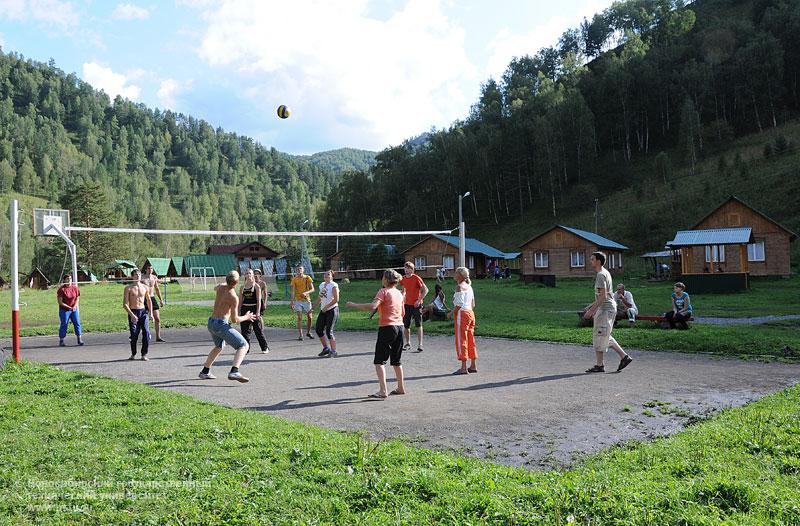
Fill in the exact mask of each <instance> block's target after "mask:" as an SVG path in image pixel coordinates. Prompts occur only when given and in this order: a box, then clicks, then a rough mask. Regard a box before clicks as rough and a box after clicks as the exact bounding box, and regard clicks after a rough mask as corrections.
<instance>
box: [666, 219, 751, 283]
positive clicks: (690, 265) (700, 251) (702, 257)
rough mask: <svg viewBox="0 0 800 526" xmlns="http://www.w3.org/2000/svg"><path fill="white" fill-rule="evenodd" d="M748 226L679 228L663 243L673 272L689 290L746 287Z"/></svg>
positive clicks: (749, 237) (747, 274) (748, 244)
mask: <svg viewBox="0 0 800 526" xmlns="http://www.w3.org/2000/svg"><path fill="white" fill-rule="evenodd" d="M753 242H754V237H753V231H752V229H750V228H714V229H705V230H681V231H678V232H677V233H676V234H675V239H673V240H672V241H670V242H669V243H667V246H669V247H670V248H671V249H672V250H673V253H674V254H675V256H674V259H673V274H677V271H676V269H679V277H680V279H681V281H683V282H684V283H685V284H686V289H687V291H689V293H690V294H691V293H692V292H735V291H739V290H745V289H747V288H748V287H749V280H748V276H749V272H750V269H749V261H748V247H749V246H750V245H752V244H753Z"/></svg>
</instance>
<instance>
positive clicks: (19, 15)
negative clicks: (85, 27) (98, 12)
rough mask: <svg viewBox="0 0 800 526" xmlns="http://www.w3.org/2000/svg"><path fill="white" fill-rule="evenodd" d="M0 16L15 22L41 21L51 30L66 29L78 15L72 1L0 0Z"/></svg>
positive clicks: (76, 22)
mask: <svg viewBox="0 0 800 526" xmlns="http://www.w3.org/2000/svg"><path fill="white" fill-rule="evenodd" d="M0 18H3V19H8V20H12V21H17V22H28V21H34V22H41V23H44V24H47V26H48V28H50V29H51V30H52V29H53V28H58V29H60V30H62V31H68V30H70V29H72V28H74V27H75V26H77V25H78V22H79V21H80V17H79V16H78V14H77V13H76V12H75V7H74V5H73V4H72V2H62V1H60V0H0Z"/></svg>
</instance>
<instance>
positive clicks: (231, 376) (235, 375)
mask: <svg viewBox="0 0 800 526" xmlns="http://www.w3.org/2000/svg"><path fill="white" fill-rule="evenodd" d="M228 380H233V381H235V382H241V383H243V384H246V383H247V382H249V381H250V378H247V377H244V376H242V373H240V372H239V371H236V372H235V373H228Z"/></svg>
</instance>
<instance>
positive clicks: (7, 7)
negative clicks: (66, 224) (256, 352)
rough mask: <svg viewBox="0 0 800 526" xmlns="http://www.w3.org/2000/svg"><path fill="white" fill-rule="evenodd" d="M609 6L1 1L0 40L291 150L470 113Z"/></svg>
mask: <svg viewBox="0 0 800 526" xmlns="http://www.w3.org/2000/svg"><path fill="white" fill-rule="evenodd" d="M610 4H611V0H559V1H558V2H554V1H551V0H494V1H492V0H381V1H378V0H336V1H323V0H249V1H247V0H167V1H146V0H131V1H126V2H117V1H114V0H75V1H66V0H0V47H2V49H3V51H4V52H5V53H8V52H12V51H13V52H16V53H19V54H21V55H23V56H24V57H26V58H30V59H33V60H37V61H41V62H47V61H49V60H50V59H53V60H54V61H55V64H56V65H57V66H58V67H59V68H60V69H62V70H63V71H65V72H67V73H69V72H74V73H76V74H77V75H78V76H79V77H80V78H81V79H83V80H85V81H86V82H88V83H90V84H91V85H93V86H94V87H95V88H97V89H102V90H103V91H105V92H106V94H108V95H109V96H110V97H111V98H113V97H115V96H117V95H120V96H122V97H125V98H128V99H130V100H132V101H135V102H137V103H142V104H145V105H146V106H148V107H150V108H161V109H169V110H172V111H175V112H178V113H183V114H186V115H191V116H193V117H196V118H199V119H204V120H206V121H208V122H209V123H210V124H211V125H212V126H214V127H217V126H219V127H222V128H223V129H225V130H226V131H232V132H236V133H239V134H242V135H247V136H249V137H252V138H254V139H255V140H256V141H258V142H260V143H261V144H263V145H264V146H266V147H275V148H277V149H278V150H281V151H284V152H288V153H293V154H311V153H315V152H320V151H326V150H332V149H336V148H343V147H350V148H361V149H368V150H376V151H377V150H382V149H384V148H387V147H389V146H392V145H397V144H400V143H402V142H403V141H404V140H405V139H408V138H411V137H414V136H416V135H419V134H420V133H423V132H425V131H428V130H430V129H431V128H437V129H441V128H446V127H448V126H450V125H451V124H452V123H453V122H454V121H456V120H459V119H464V118H465V117H466V116H467V115H468V113H469V109H470V106H471V105H472V104H474V103H475V102H476V101H477V100H478V97H479V95H480V90H481V85H482V84H483V83H485V82H486V81H487V80H488V79H489V78H494V79H496V80H500V78H501V76H502V74H503V71H504V70H505V68H506V66H507V65H508V63H509V62H510V61H511V59H512V58H513V57H515V56H522V55H526V54H530V55H532V54H535V53H536V52H537V51H538V50H539V49H541V48H542V47H545V46H549V45H554V44H555V43H556V42H557V40H558V37H559V36H560V35H561V34H562V33H563V32H564V31H565V30H566V29H569V28H572V27H577V25H578V24H579V23H580V22H581V21H582V20H583V18H584V17H587V18H591V16H592V15H593V14H594V13H596V12H599V11H602V10H603V9H605V8H606V7H608V6H609V5H610ZM281 104H285V105H287V106H289V107H290V108H291V111H292V115H291V117H290V118H288V119H285V120H282V119H280V118H278V116H277V114H276V109H277V107H278V106H279V105H281Z"/></svg>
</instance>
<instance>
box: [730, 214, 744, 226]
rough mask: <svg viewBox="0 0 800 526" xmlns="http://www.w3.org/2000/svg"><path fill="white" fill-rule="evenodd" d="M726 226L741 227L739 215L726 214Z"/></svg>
mask: <svg viewBox="0 0 800 526" xmlns="http://www.w3.org/2000/svg"><path fill="white" fill-rule="evenodd" d="M728 226H742V220H741V219H740V218H739V214H728Z"/></svg>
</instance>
